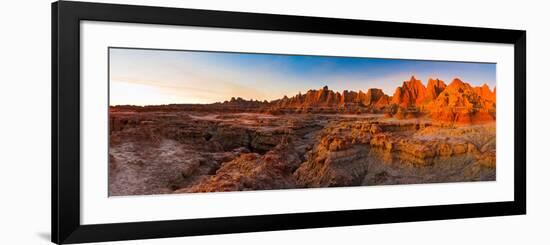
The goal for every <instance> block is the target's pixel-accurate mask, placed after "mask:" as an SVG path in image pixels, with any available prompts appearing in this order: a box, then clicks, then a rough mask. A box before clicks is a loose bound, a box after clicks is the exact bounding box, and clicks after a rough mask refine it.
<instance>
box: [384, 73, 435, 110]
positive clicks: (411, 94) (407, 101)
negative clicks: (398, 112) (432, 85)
mask: <svg viewBox="0 0 550 245" xmlns="http://www.w3.org/2000/svg"><path fill="white" fill-rule="evenodd" d="M426 96H427V90H426V87H424V85H423V84H422V82H421V81H420V80H417V79H416V78H415V77H414V76H412V77H411V79H410V80H409V81H404V82H403V85H402V86H401V87H397V88H396V89H395V92H394V93H393V96H392V101H391V103H392V104H396V105H398V106H400V107H404V108H408V107H415V106H417V105H420V104H422V103H423V102H424V100H425V99H426Z"/></svg>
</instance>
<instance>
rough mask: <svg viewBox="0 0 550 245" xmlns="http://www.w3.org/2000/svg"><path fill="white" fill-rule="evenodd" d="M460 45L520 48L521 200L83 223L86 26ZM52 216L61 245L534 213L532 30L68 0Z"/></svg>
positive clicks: (57, 10)
mask: <svg viewBox="0 0 550 245" xmlns="http://www.w3.org/2000/svg"><path fill="white" fill-rule="evenodd" d="M83 20H93V21H108V22H127V23H145V24H161V25H183V26H200V27H217V28H236V29H249V30H268V31H286V32H306V33H324V34H340V35H364V36H378V37H398V38H416V39H435V40H453V41H467V42H483V43H506V44H513V45H514V89H515V91H514V93H515V94H514V96H515V97H514V99H515V105H514V106H515V108H514V113H515V115H514V123H515V124H514V125H515V128H514V139H515V142H514V153H515V159H514V201H507V202H491V203H471V204H452V205H436V206H419V207H400V208H380V209H365V210H349V211H330V212H311V213H289V214H277V215H257V216H241V217H224V218H203V219H186V220H167V221H152V222H132V223H111V224H97V225H82V224H80V194H81V193H80V165H79V162H80V82H79V81H80V58H81V57H80V21H83ZM51 79H52V87H51V92H52V97H51V98H52V101H51V103H52V124H51V125H52V129H51V130H52V135H51V144H52V159H51V165H52V168H51V175H52V183H51V185H52V198H51V202H52V203H51V206H52V210H51V211H52V216H51V217H52V220H51V222H52V223H51V232H52V242H54V243H59V244H61V243H83V242H99V241H115V240H131V239H149V238H163V237H177V236H192V235H208V234H220V233H238V232H255V231H271V230H288V229H303V228H317V227H332V226H350V225H365V224H380V223H392V222H410V221H425V220H442V219H457V218H472V217H488V216H502V215H521V214H525V213H526V155H525V152H526V135H525V133H526V89H525V87H526V32H525V31H523V30H506V29H490V28H474V27H462V26H444V25H428V24H412V23H397V22H383V21H367V20H351V19H334V18H320V17H304V16H288V15H273V14H257V13H241V12H225V11H210V10H193V9H179V8H166V7H146V6H132V5H118V4H101V3H86V2H70V1H61V2H55V3H53V4H52V78H51Z"/></svg>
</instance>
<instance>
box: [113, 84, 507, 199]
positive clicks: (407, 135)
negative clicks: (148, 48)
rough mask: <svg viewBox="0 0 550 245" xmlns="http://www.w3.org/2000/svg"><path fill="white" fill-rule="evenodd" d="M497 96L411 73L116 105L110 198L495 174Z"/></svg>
mask: <svg viewBox="0 0 550 245" xmlns="http://www.w3.org/2000/svg"><path fill="white" fill-rule="evenodd" d="M495 119H496V89H492V90H491V89H490V88H489V87H488V86H487V85H485V84H484V85H483V86H479V87H475V86H471V85H470V84H469V83H467V82H463V81H461V80H460V79H454V80H453V81H451V82H450V83H448V84H447V83H445V82H444V81H441V80H438V79H429V80H428V82H427V84H426V85H424V84H423V83H422V82H421V81H420V80H417V79H416V78H415V77H414V76H413V77H411V78H410V80H408V81H405V82H403V84H402V86H399V87H397V88H396V89H395V92H394V93H393V94H392V95H391V96H390V95H387V94H384V92H383V91H382V90H380V89H376V88H370V89H368V90H367V91H366V92H363V91H357V92H356V91H343V92H341V93H340V92H335V91H332V90H330V89H329V88H328V87H326V86H325V87H323V88H320V89H317V90H309V91H307V92H306V93H304V94H301V93H299V94H297V95H294V96H292V97H287V96H284V97H283V98H281V99H277V100H273V101H255V100H244V99H241V98H232V99H231V100H229V101H225V102H219V103H213V104H171V105H158V106H130V105H128V106H111V107H110V108H109V140H110V141H109V195H110V196H119V195H144V194H168V193H188V192H218V191H244V190H268V189H289V188H310V187H333V186H369V185H391V184H418V183H441V182H467V181H490V180H495V179H496V165H495V164H496V154H495V153H496V141H495V140H496V130H495Z"/></svg>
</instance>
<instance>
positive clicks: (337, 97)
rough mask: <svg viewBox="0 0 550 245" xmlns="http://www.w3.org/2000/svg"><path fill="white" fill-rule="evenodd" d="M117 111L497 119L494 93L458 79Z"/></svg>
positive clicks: (465, 121) (468, 121)
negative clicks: (388, 92) (389, 92)
mask: <svg viewBox="0 0 550 245" xmlns="http://www.w3.org/2000/svg"><path fill="white" fill-rule="evenodd" d="M112 110H113V111H117V110H123V111H129V110H130V111H135V112H146V111H158V110H161V111H165V112H166V111H197V112H254V113H265V112H267V113H271V114H274V115H278V114H296V113H298V114H303V113H310V114H323V113H325V114H338V113H343V114H363V113H365V114H369V113H380V114H385V115H386V116H387V117H395V118H397V119H410V118H423V117H426V118H431V119H432V120H434V121H436V122H437V121H439V122H443V123H453V124H454V123H458V124H475V123H485V122H490V121H494V120H495V117H496V87H495V88H494V89H493V90H492V91H491V89H490V88H489V86H488V85H487V84H483V85H482V86H479V87H472V86H471V85H470V84H469V83H467V82H463V81H461V80H460V79H458V78H456V79H454V80H453V81H452V82H451V84H449V85H448V86H447V85H446V84H445V82H444V81H442V80H439V79H431V78H430V79H428V83H427V86H424V84H423V83H422V81H421V80H419V79H416V78H415V77H414V76H412V77H411V78H410V79H409V80H407V81H404V82H403V83H402V85H401V86H399V87H397V88H396V89H395V91H394V93H393V96H391V97H390V96H388V95H386V94H384V92H383V91H382V90H381V89H377V88H369V89H368V90H367V92H366V93H365V92H363V91H361V90H359V91H358V92H355V91H350V90H344V91H342V92H341V93H340V92H335V91H333V90H331V89H329V88H328V87H327V86H324V87H323V88H320V89H312V90H309V91H307V92H306V93H304V94H302V93H298V94H297V95H294V96H292V97H288V96H286V95H285V96H283V98H281V99H277V100H273V101H270V102H268V101H257V100H245V99H242V98H240V97H237V98H231V99H230V100H229V101H225V102H221V103H213V104H206V105H197V104H194V105H185V104H172V105H161V106H145V107H140V106H116V107H112Z"/></svg>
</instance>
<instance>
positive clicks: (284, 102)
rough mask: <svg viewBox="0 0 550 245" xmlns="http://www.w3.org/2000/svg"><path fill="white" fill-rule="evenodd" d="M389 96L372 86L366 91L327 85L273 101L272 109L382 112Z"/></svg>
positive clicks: (279, 110)
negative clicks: (341, 89) (339, 89)
mask: <svg viewBox="0 0 550 245" xmlns="http://www.w3.org/2000/svg"><path fill="white" fill-rule="evenodd" d="M389 100H390V99H389V97H388V96H387V95H386V94H384V92H383V91H382V90H381V89H377V88H371V89H369V90H368V91H367V93H364V92H363V91H359V92H355V91H349V90H344V91H343V92H342V93H340V92H334V91H332V90H330V89H328V87H327V86H325V87H323V88H322V89H319V90H309V91H307V92H306V94H301V93H299V94H297V95H295V96H293V97H290V98H288V97H286V96H285V97H283V98H282V99H279V100H275V101H272V102H271V105H270V109H269V110H270V111H271V112H275V113H281V112H282V113H287V112H290V113H296V112H298V113H306V112H313V113H316V112H328V113H338V112H343V113H356V112H357V113H360V112H365V113H368V112H371V113H372V112H381V111H382V110H383V109H385V107H386V106H388V105H389Z"/></svg>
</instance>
